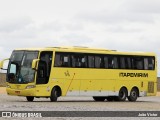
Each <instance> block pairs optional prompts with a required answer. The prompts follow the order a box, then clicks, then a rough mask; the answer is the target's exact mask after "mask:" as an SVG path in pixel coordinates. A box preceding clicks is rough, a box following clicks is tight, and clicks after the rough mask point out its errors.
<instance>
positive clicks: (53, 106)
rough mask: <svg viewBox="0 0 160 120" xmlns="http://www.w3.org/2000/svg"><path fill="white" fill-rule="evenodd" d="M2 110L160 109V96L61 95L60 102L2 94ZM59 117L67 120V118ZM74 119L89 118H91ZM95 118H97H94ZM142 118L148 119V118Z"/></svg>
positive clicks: (0, 105)
mask: <svg viewBox="0 0 160 120" xmlns="http://www.w3.org/2000/svg"><path fill="white" fill-rule="evenodd" d="M0 111H160V97H159V96H155V97H141V98H138V99H137V101H136V102H129V101H126V102H107V101H106V102H95V101H94V100H93V99H92V98H91V97H60V98H59V99H58V102H50V99H47V98H39V99H38V98H35V99H34V101H33V102H27V100H26V98H25V97H17V96H8V95H6V94H0ZM37 119H38V118H37ZM47 119H48V118H47ZM58 119H59V120H65V119H66V118H58ZM68 119H73V118H68ZM74 119H76V120H79V119H86V120H88V119H89V118H74ZM94 119H96V118H92V120H94ZM98 119H99V118H98ZM103 119H106V118H103ZM111 119H113V118H111ZM117 119H122V120H125V119H127V118H117ZM132 119H134V118H132ZM136 119H137V118H136ZM140 119H142V120H143V119H144V120H146V118H140ZM147 119H148V120H150V119H151V118H147ZM152 119H153V118H152ZM154 119H157V118H154Z"/></svg>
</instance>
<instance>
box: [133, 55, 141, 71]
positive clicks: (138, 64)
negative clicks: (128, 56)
mask: <svg viewBox="0 0 160 120" xmlns="http://www.w3.org/2000/svg"><path fill="white" fill-rule="evenodd" d="M132 64H133V68H134V69H137V70H143V69H144V60H143V58H142V57H133V59H132Z"/></svg>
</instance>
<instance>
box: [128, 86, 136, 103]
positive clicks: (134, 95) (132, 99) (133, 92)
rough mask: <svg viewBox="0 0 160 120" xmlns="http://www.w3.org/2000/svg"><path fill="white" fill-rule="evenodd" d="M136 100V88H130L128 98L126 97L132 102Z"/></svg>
mask: <svg viewBox="0 0 160 120" xmlns="http://www.w3.org/2000/svg"><path fill="white" fill-rule="evenodd" d="M137 98H138V90H137V89H136V88H132V90H131V92H130V96H128V100H129V101H132V102H134V101H136V100H137Z"/></svg>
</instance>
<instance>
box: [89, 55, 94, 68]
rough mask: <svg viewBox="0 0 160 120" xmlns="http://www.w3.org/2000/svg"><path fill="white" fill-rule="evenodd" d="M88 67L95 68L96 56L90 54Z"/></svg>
mask: <svg viewBox="0 0 160 120" xmlns="http://www.w3.org/2000/svg"><path fill="white" fill-rule="evenodd" d="M88 67H89V68H94V56H91V55H89V56H88Z"/></svg>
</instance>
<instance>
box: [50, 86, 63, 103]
mask: <svg viewBox="0 0 160 120" xmlns="http://www.w3.org/2000/svg"><path fill="white" fill-rule="evenodd" d="M61 95H62V90H61V88H60V87H59V86H54V87H53V88H52V91H51V95H50V100H51V101H52V102H56V101H57V99H58V97H60V96H61Z"/></svg>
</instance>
